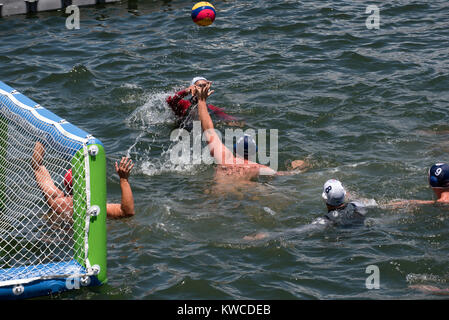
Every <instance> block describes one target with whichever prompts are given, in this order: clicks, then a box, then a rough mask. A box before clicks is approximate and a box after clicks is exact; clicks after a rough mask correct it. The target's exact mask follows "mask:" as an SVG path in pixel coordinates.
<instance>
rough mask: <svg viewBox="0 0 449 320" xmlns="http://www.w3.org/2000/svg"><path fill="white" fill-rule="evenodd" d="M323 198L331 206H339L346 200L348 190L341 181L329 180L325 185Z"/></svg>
mask: <svg viewBox="0 0 449 320" xmlns="http://www.w3.org/2000/svg"><path fill="white" fill-rule="evenodd" d="M322 196H323V199H324V200H326V203H327V204H328V205H331V206H339V205H341V204H343V203H344V202H345V196H346V190H345V188H343V185H342V184H341V182H340V181H338V180H335V179H330V180H327V181H326V183H325V184H324V186H323V194H322Z"/></svg>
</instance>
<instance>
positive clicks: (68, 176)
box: [64, 169, 73, 193]
mask: <svg viewBox="0 0 449 320" xmlns="http://www.w3.org/2000/svg"><path fill="white" fill-rule="evenodd" d="M64 187H65V189H66V190H67V192H68V193H72V187H73V185H72V169H69V170H67V172H66V173H65V175H64Z"/></svg>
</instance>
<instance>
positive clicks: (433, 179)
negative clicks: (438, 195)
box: [429, 163, 449, 188]
mask: <svg viewBox="0 0 449 320" xmlns="http://www.w3.org/2000/svg"><path fill="white" fill-rule="evenodd" d="M429 184H430V186H431V187H432V188H449V165H447V164H446V163H437V164H434V165H433V166H432V167H431V168H430V169H429Z"/></svg>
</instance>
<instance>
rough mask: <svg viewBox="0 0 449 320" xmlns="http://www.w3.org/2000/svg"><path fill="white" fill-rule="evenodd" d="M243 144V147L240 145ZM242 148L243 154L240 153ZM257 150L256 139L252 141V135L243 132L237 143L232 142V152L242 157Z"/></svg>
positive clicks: (246, 157) (245, 157)
mask: <svg viewBox="0 0 449 320" xmlns="http://www.w3.org/2000/svg"><path fill="white" fill-rule="evenodd" d="M242 144H243V147H242ZM241 150H243V155H242V154H240V153H239V152H241ZM256 152H257V145H256V141H254V139H253V137H251V136H250V135H248V134H245V135H244V136H243V137H240V139H238V140H237V143H234V153H235V154H238V155H239V156H241V157H243V158H244V159H248V157H249V156H250V155H251V156H252V155H254V154H255V153H256Z"/></svg>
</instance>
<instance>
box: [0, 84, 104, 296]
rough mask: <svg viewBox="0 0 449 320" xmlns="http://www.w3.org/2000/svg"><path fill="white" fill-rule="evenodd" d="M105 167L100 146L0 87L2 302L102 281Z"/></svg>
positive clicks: (66, 123) (25, 98) (82, 133)
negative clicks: (71, 283) (72, 281)
mask: <svg viewBox="0 0 449 320" xmlns="http://www.w3.org/2000/svg"><path fill="white" fill-rule="evenodd" d="M33 155H34V156H33ZM36 155H38V156H40V159H41V160H40V161H37V160H36V159H39V157H36ZM33 159H34V160H33ZM104 167H105V160H104V150H103V147H102V145H101V142H99V141H98V140H97V139H95V138H93V137H92V136H90V135H88V134H87V133H85V132H84V131H82V130H80V129H79V128H77V127H75V126H74V125H72V124H70V123H69V122H67V121H65V120H64V119H61V118H59V117H58V116H56V115H55V114H53V113H51V112H50V111H48V110H47V109H45V108H43V107H41V106H39V105H38V104H37V103H35V102H33V101H32V100H30V99H28V98H27V97H26V96H24V95H22V94H20V93H19V92H17V91H15V90H14V89H12V88H11V87H9V86H7V85H6V84H4V83H2V82H0V297H1V296H2V295H10V296H17V297H22V296H23V297H28V296H36V295H41V294H48V293H53V292H58V291H63V290H66V289H73V288H68V287H67V279H81V280H80V281H82V283H83V284H95V283H98V282H103V281H104V280H105V276H102V277H99V274H100V272H101V273H102V274H104V273H105V271H106V270H105V269H106V268H105V257H106V248H105V243H106V236H105V217H106V197H105V193H106V191H105V168H104ZM94 170H96V171H97V172H93V171H94ZM92 277H93V278H92ZM99 278H100V279H99ZM50 280H53V281H50ZM55 280H59V282H55ZM92 280H94V281H92ZM102 280H103V281H102Z"/></svg>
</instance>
